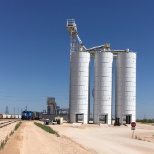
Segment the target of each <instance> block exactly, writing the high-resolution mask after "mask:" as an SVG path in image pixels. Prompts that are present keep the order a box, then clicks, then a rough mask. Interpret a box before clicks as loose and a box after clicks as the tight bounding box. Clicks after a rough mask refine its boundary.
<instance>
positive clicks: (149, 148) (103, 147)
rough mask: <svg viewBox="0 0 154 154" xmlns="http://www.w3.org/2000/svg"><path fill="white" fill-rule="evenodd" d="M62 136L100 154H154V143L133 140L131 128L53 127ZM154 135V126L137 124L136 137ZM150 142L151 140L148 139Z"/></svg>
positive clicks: (66, 125)
mask: <svg viewBox="0 0 154 154" xmlns="http://www.w3.org/2000/svg"><path fill="white" fill-rule="evenodd" d="M51 127H52V128H53V129H55V130H57V131H59V133H60V134H63V135H66V136H68V137H69V138H71V139H73V140H74V141H76V142H78V143H80V144H82V145H83V146H85V147H87V148H91V149H94V150H96V152H97V153H98V154H102V153H103V154H124V153H125V154H130V153H134V154H154V143H152V140H151V142H148V141H146V140H145V141H144V140H139V139H132V130H131V127H130V126H128V127H127V126H120V127H114V126H110V127H109V126H107V125H102V126H98V125H82V126H75V125H74V126H73V125H71V124H63V125H61V126H59V125H52V126H51ZM146 134H150V135H151V136H153V135H154V126H149V125H142V124H137V128H136V130H135V135H136V136H138V137H139V136H141V135H142V136H145V135H146ZM148 140H149V139H148Z"/></svg>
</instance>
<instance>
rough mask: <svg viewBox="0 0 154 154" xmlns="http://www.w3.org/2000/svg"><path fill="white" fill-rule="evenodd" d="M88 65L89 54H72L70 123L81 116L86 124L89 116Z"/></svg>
mask: <svg viewBox="0 0 154 154" xmlns="http://www.w3.org/2000/svg"><path fill="white" fill-rule="evenodd" d="M89 65H90V53H87V52H72V53H71V61H70V102H69V108H70V122H71V123H74V122H77V117H78V116H80V115H82V117H83V123H84V124H87V123H88V119H89V118H88V115H89Z"/></svg>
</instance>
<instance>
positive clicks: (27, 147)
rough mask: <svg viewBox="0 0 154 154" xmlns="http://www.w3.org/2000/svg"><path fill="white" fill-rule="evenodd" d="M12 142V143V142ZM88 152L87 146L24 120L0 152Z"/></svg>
mask: <svg viewBox="0 0 154 154" xmlns="http://www.w3.org/2000/svg"><path fill="white" fill-rule="evenodd" d="M12 143H13V144H12ZM74 153H75V154H90V153H93V154H94V152H92V151H90V149H88V148H84V147H83V146H82V145H80V144H78V143H76V142H74V141H72V140H70V139H69V138H67V137H64V136H61V137H57V136H55V135H53V134H49V133H47V132H45V131H44V130H42V129H41V128H39V127H37V126H36V125H34V123H33V122H30V121H25V122H23V124H22V125H21V127H20V128H19V130H18V133H16V134H15V135H13V137H12V138H11V139H10V141H9V142H8V144H7V145H6V147H5V148H4V150H2V151H1V152H0V154H74Z"/></svg>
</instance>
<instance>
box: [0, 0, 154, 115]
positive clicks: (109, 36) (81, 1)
mask: <svg viewBox="0 0 154 154" xmlns="http://www.w3.org/2000/svg"><path fill="white" fill-rule="evenodd" d="M153 8H154V1H153V0H148V1H146V0H95V1H94V0H91V1H90V0H78V1H75V0H65V1H64V0H45V1H43V0H13V1H12V0H1V1H0V113H4V112H5V108H6V106H8V107H9V112H10V113H13V112H14V108H15V110H16V112H17V110H21V109H25V106H26V105H27V107H28V109H29V110H37V111H42V110H43V109H46V99H47V97H48V96H49V97H50V96H51V97H55V98H56V102H57V104H58V105H60V106H61V107H68V102H69V51H70V49H69V45H70V44H69V43H70V38H69V35H68V33H67V30H66V20H67V19H70V18H73V19H75V20H76V23H77V26H78V31H79V36H80V38H81V39H82V41H83V43H84V45H85V46H86V47H87V48H89V47H93V46H97V45H101V44H105V43H110V44H111V49H126V48H130V49H131V50H132V51H135V52H137V117H138V118H143V117H145V116H146V118H149V117H150V118H154V94H153V89H154V88H153V87H154V81H153V77H154V71H153V66H154V61H153V56H154V51H153V48H154V47H153V46H154V9H153ZM91 78H92V79H91V81H92V82H93V70H92V72H91ZM92 86H93V83H91V88H92ZM91 105H92V100H91Z"/></svg>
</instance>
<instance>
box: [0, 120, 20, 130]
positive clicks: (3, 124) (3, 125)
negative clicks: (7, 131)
mask: <svg viewBox="0 0 154 154" xmlns="http://www.w3.org/2000/svg"><path fill="white" fill-rule="evenodd" d="M16 121H17V120H9V121H5V122H1V123H0V128H3V127H5V126H8V125H10V124H12V123H14V122H16Z"/></svg>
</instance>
